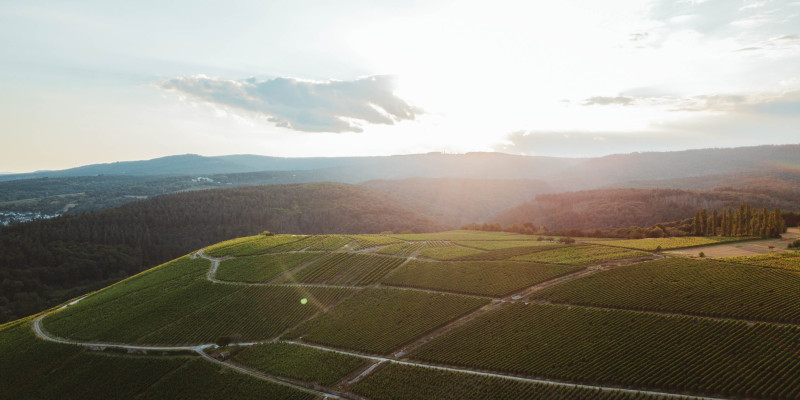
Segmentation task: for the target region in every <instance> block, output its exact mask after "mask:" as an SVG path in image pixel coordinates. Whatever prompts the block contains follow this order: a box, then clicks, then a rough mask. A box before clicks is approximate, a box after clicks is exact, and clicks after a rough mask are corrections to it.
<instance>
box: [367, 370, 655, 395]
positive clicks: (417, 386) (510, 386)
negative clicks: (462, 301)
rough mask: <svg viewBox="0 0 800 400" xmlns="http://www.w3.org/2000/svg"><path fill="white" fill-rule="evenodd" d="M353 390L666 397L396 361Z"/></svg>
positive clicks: (373, 391) (426, 393)
mask: <svg viewBox="0 0 800 400" xmlns="http://www.w3.org/2000/svg"><path fill="white" fill-rule="evenodd" d="M443 382H447V384H443ZM352 390H353V392H355V393H356V394H360V395H362V396H366V397H368V398H371V399H387V400H417V399H431V400H439V399H444V400H447V399H452V400H482V399H500V400H502V399H508V400H512V399H530V400H572V399H586V400H666V399H664V398H662V397H656V396H648V395H644V394H632V393H621V392H607V391H600V390H594V389H581V388H574V387H569V386H552V385H543V384H537V383H529V382H521V381H517V380H511V379H503V378H496V377H488V376H479V375H468V374H459V373H456V372H450V371H443V370H437V369H431V368H424V367H414V366H408V365H401V364H394V363H389V364H388V365H385V366H383V367H382V368H381V369H380V370H378V371H377V372H375V373H373V374H372V375H370V376H369V377H368V378H367V379H365V380H363V381H361V382H358V383H357V384H355V385H354V386H353V387H352Z"/></svg>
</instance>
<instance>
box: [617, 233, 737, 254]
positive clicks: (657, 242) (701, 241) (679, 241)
mask: <svg viewBox="0 0 800 400" xmlns="http://www.w3.org/2000/svg"><path fill="white" fill-rule="evenodd" d="M747 239H752V238H748V237H722V236H711V237H701V236H685V237H666V238H647V239H633V240H609V241H605V242H603V244H604V245H607V246H617V247H625V248H628V249H637V250H646V251H655V250H656V249H657V248H658V247H661V250H670V249H680V248H684V247H697V246H707V245H710V244H718V243H728V242H738V241H742V240H747Z"/></svg>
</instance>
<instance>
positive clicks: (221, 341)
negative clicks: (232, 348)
mask: <svg viewBox="0 0 800 400" xmlns="http://www.w3.org/2000/svg"><path fill="white" fill-rule="evenodd" d="M214 343H215V344H216V345H217V346H219V347H225V346H227V345H229V344H231V337H230V336H220V337H218V338H217V340H215V341H214Z"/></svg>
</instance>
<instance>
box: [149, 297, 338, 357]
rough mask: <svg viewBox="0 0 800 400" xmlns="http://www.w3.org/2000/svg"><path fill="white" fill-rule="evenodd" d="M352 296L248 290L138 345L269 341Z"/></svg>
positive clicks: (164, 327) (170, 324) (212, 304)
mask: <svg viewBox="0 0 800 400" xmlns="http://www.w3.org/2000/svg"><path fill="white" fill-rule="evenodd" d="M353 293H354V290H353V289H338V288H316V287H312V288H303V287H246V288H244V289H242V290H240V291H238V292H236V293H234V294H232V295H230V296H225V297H222V298H220V299H219V300H217V301H215V302H213V303H211V304H208V305H207V306H204V307H202V308H198V309H197V310H196V311H194V312H192V313H190V314H188V315H186V316H184V317H182V318H180V319H177V320H175V321H173V322H170V323H168V324H165V325H164V326H163V327H160V328H158V329H156V330H154V331H153V332H151V333H149V334H146V335H144V336H142V337H140V338H139V339H137V340H136V343H147V344H201V343H210V342H213V341H214V340H215V339H216V338H217V337H219V336H228V335H238V336H240V337H241V340H243V341H256V340H265V339H270V338H273V337H276V336H278V335H279V334H281V333H282V332H284V331H285V330H286V329H289V328H290V327H292V326H294V325H297V324H298V323H300V322H302V321H303V320H305V319H308V318H310V317H311V316H313V315H314V314H316V313H317V312H319V311H320V310H322V309H324V308H326V307H328V306H330V305H333V304H336V303H338V302H339V301H341V300H342V299H344V298H346V297H348V296H350V295H352V294H353ZM303 299H306V303H305V304H304V303H303V302H302V300H303Z"/></svg>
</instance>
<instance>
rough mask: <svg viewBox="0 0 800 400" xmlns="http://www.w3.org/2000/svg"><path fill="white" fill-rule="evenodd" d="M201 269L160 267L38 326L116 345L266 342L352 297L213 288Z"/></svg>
mask: <svg viewBox="0 0 800 400" xmlns="http://www.w3.org/2000/svg"><path fill="white" fill-rule="evenodd" d="M208 264H209V261H208V260H204V259H190V258H188V257H184V258H181V259H178V260H176V261H173V262H171V263H167V264H164V265H163V266H161V267H159V268H157V269H155V270H151V272H149V273H144V274H141V275H139V276H137V277H135V278H133V279H130V280H127V281H123V282H122V283H120V284H117V285H114V286H111V287H109V288H108V289H105V290H103V291H101V292H99V293H97V294H96V295H93V296H89V297H88V298H86V299H85V300H82V301H81V302H79V303H77V304H75V305H74V306H70V307H68V308H66V309H64V310H62V311H59V312H57V313H54V314H51V315H49V316H47V317H46V318H45V319H44V320H43V321H42V322H43V326H44V328H45V329H46V330H47V331H48V332H50V333H52V334H54V335H57V336H61V337H66V338H71V339H80V340H101V341H108V342H117V343H147V344H198V343H209V342H212V341H213V340H214V339H215V338H216V337H217V336H219V335H228V334H234V333H238V334H240V335H242V337H243V338H247V339H266V338H270V337H273V336H275V335H277V334H278V333H280V332H281V331H282V330H283V329H286V328H288V327H289V326H292V325H293V324H296V323H298V322H300V321H302V320H303V319H305V318H308V317H310V316H311V315H313V314H314V313H315V312H316V311H317V310H318V309H320V308H323V307H327V306H328V305H331V304H335V303H337V302H338V301H340V300H341V299H342V298H344V297H347V296H349V295H351V294H352V293H353V290H350V289H326V288H300V287H246V286H236V285H217V284H213V283H211V282H208V281H206V280H205V279H204V277H205V275H204V273H205V271H206V270H207V269H208V268H209V265H208ZM151 275H152V276H151ZM123 283H128V284H123ZM302 298H306V299H307V301H306V304H301V303H300V300H301V299H302ZM242 315H246V316H258V317H252V318H242Z"/></svg>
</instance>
